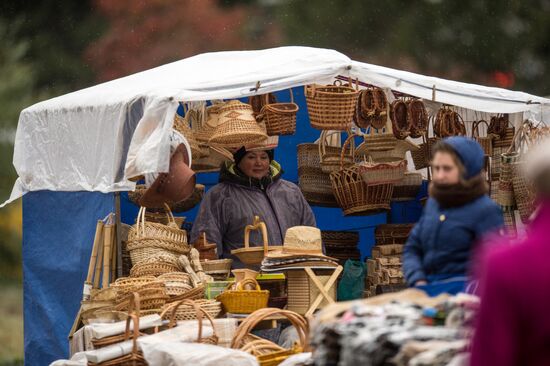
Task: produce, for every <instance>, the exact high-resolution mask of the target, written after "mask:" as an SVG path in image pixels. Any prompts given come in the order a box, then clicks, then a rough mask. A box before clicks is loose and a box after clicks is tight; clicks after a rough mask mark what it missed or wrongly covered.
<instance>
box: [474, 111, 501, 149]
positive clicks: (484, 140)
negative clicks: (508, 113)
mask: <svg viewBox="0 0 550 366" xmlns="http://www.w3.org/2000/svg"><path fill="white" fill-rule="evenodd" d="M481 124H485V125H486V126H487V131H489V124H488V123H487V121H485V120H483V119H480V120H479V121H475V122H474V123H473V124H472V138H473V139H474V140H476V141H477V143H478V144H479V145H480V146H481V148H482V149H483V152H484V153H485V155H487V156H492V155H493V139H494V138H495V135H493V134H490V133H487V134H486V136H483V137H482V136H481V134H480V132H479V126H480V125H481Z"/></svg>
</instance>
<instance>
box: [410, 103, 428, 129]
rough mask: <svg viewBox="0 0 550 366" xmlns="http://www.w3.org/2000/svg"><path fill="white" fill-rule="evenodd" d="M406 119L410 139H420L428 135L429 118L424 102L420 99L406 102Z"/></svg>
mask: <svg viewBox="0 0 550 366" xmlns="http://www.w3.org/2000/svg"><path fill="white" fill-rule="evenodd" d="M407 119H408V120H409V125H410V136H411V137H412V138H418V137H422V136H424V135H425V134H427V133H428V125H429V118H428V112H426V107H425V106H424V102H423V101H421V100H420V99H411V100H409V101H407Z"/></svg>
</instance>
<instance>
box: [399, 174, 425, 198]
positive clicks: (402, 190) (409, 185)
mask: <svg viewBox="0 0 550 366" xmlns="http://www.w3.org/2000/svg"><path fill="white" fill-rule="evenodd" d="M422 179H423V178H422V174H420V173H412V172H406V173H405V175H404V177H403V179H402V180H401V181H400V182H397V183H395V184H394V186H393V195H392V201H410V200H414V199H415V198H416V195H417V194H418V192H420V187H422Z"/></svg>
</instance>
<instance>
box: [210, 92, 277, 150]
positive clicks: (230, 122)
mask: <svg viewBox="0 0 550 366" xmlns="http://www.w3.org/2000/svg"><path fill="white" fill-rule="evenodd" d="M266 139H267V134H266V132H265V130H263V129H262V128H261V127H260V125H259V124H258V123H257V122H256V118H255V117H254V113H253V111H252V107H251V106H250V104H246V103H242V102H240V101H238V100H231V101H229V102H227V103H225V104H224V105H223V106H221V107H220V109H219V116H218V125H217V126H216V129H215V130H214V133H213V135H212V136H211V137H210V139H209V140H208V142H209V143H210V144H215V145H220V146H222V147H227V148H239V147H241V146H246V145H252V144H261V143H262V142H264V141H265V140H266Z"/></svg>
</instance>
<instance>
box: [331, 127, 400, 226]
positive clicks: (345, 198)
mask: <svg viewBox="0 0 550 366" xmlns="http://www.w3.org/2000/svg"><path fill="white" fill-rule="evenodd" d="M354 136H355V135H351V136H349V137H348V139H347V140H346V142H345V143H344V146H343V147H342V152H341V157H340V159H341V165H340V170H339V171H337V172H332V173H330V180H331V183H332V190H333V192H334V196H335V197H336V201H337V202H338V205H339V206H340V207H341V208H342V210H343V211H344V215H350V214H354V213H360V212H369V211H378V210H389V209H390V199H391V196H392V194H393V181H392V182H374V181H371V182H370V183H367V182H365V181H364V180H363V174H362V172H364V168H361V167H360V166H358V165H357V164H354V165H352V166H351V167H349V168H345V167H344V165H343V158H344V154H345V152H346V148H347V146H348V145H350V143H351V140H352V139H353V137H354Z"/></svg>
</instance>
